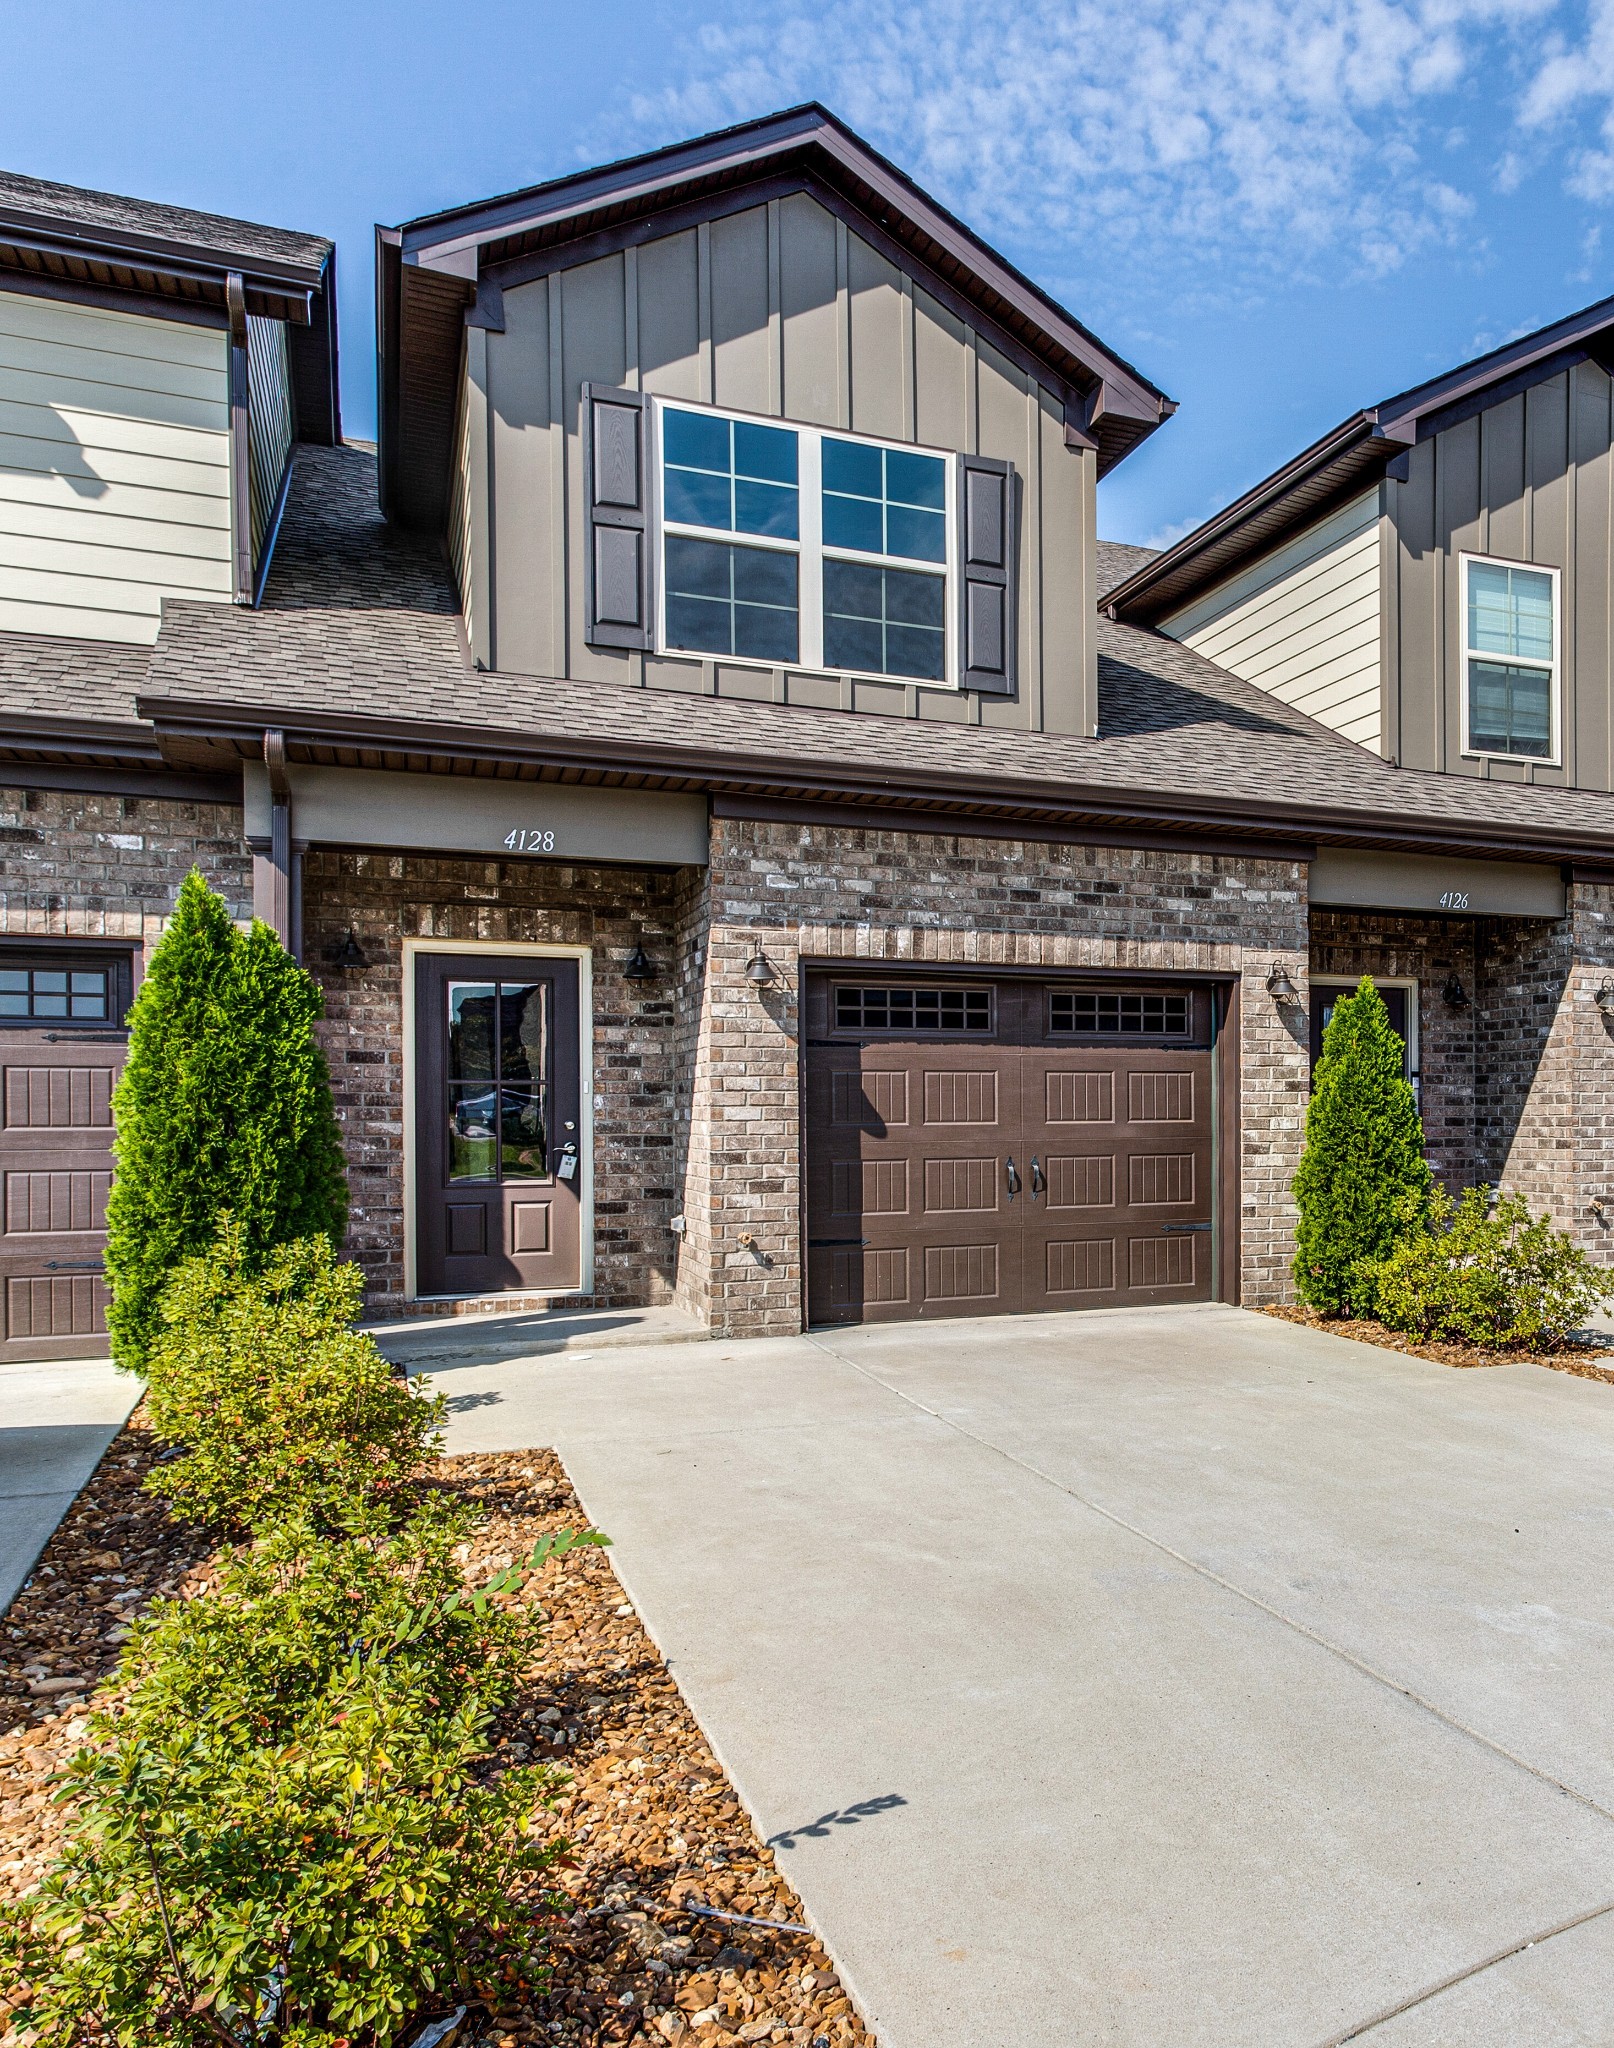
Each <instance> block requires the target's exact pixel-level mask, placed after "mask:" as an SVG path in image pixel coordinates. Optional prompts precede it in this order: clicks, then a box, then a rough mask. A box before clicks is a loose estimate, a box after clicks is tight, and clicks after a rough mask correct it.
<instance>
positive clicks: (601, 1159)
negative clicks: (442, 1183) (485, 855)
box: [303, 849, 677, 1308]
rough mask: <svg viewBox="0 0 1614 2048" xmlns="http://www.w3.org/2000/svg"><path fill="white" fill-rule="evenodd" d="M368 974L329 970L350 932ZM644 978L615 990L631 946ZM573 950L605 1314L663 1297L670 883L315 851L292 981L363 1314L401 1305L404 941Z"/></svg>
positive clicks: (520, 865) (670, 1056) (614, 871)
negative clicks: (582, 1003) (314, 1056)
mask: <svg viewBox="0 0 1614 2048" xmlns="http://www.w3.org/2000/svg"><path fill="white" fill-rule="evenodd" d="M350 928H351V929H352V930H353V931H354V933H355V934H356V936H357V938H358V941H359V945H360V947H361V948H362V949H363V952H364V954H365V957H366V960H367V962H368V963H369V964H368V965H366V966H365V967H362V968H340V967H337V966H336V965H335V964H334V955H335V953H336V950H337V948H338V947H339V946H340V945H341V943H342V940H343V938H344V936H345V935H346V933H347V932H348V930H349V929H350ZM641 935H642V937H643V942H644V947H645V950H646V952H647V953H648V954H649V956H650V958H651V960H652V961H653V963H654V964H655V966H656V968H657V970H658V976H657V979H656V980H655V981H653V982H649V983H642V984H637V983H633V982H628V981H624V980H623V978H622V968H623V965H624V963H625V961H626V959H627V956H628V954H629V952H630V951H631V950H632V948H633V946H634V945H635V944H636V943H637V942H638V941H639V939H640V937H641ZM406 938H412V939H449V940H459V941H473V940H474V941H482V940H494V941H497V942H499V943H501V944H509V945H512V946H517V945H535V944H541V945H559V946H587V947H589V948H590V949H591V951H592V955H593V967H594V1100H595V1111H594V1246H595V1253H594V1291H593V1295H592V1297H591V1299H592V1300H593V1301H595V1302H596V1303H598V1304H599V1305H600V1306H602V1307H609V1306H621V1305H624V1304H630V1303H632V1304H638V1303H655V1302H662V1301H668V1300H670V1299H671V1298H672V1291H673V1250H672V1247H673V1242H674V1240H673V1235H672V1232H671V1231H670V1230H669V1228H668V1225H669V1222H670V1220H671V1218H672V1216H673V1214H674V1211H675V1208H676V1206H677V1204H676V1194H677V1189H676V1183H675V1180H674V1164H673V1163H674V1152H675V1145H674V1085H675V1070H674V1056H675V1055H674V1045H675V1029H674V1005H675V997H674V986H675V984H674V948H673V878H672V876H671V875H669V874H666V873H653V872H650V871H647V870H643V869H638V868H615V867H567V866H563V865H561V864H560V863H558V862H553V861H550V862H544V861H481V860H478V861H470V860H433V859H428V858H424V857H417V856H412V855H388V854H362V853H361V854H353V853H339V852H335V851H329V850H321V849H316V850H314V851H312V852H310V853H309V854H308V855H307V856H306V858H305V862H304V869H303V945H304V957H305V961H306V964H307V965H308V967H309V968H310V969H311V971H312V972H313V973H315V974H317V975H318V976H319V978H320V980H321V981H322V982H323V983H324V986H325V1022H324V1025H323V1027H322V1034H321V1035H322V1039H323V1042H324V1045H325V1048H326V1053H327V1056H328V1058H329V1060H330V1064H331V1078H332V1082H333V1085H334V1088H335V1093H336V1109H337V1117H338V1119H339V1121H340V1124H341V1128H342V1139H343V1143H344V1145H345V1146H346V1148H347V1156H348V1183H349V1187H350V1190H351V1193H352V1214H351V1218H350V1222H349V1226H348V1250H349V1252H350V1254H351V1255H352V1257H354V1258H355V1259H357V1260H358V1261H359V1263H360V1265H362V1266H363V1267H364V1269H365V1274H366V1277H367V1279H368V1282H369V1285H370V1289H371V1295H372V1301H373V1302H374V1304H375V1305H376V1306H377V1307H383V1308H384V1307H385V1306H386V1304H387V1303H388V1302H396V1301H399V1300H401V1299H402V1296H403V1289H404V1181H403V1167H404V1161H403V1121H404V1117H403V1110H404V1105H403V1043H404V1040H403V1034H404V1030H405V1019H404V1016H403V941H404V940H405V939H406Z"/></svg>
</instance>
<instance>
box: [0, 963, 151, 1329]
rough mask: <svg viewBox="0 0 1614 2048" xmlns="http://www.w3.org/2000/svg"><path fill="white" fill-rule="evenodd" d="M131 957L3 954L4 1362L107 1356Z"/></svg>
mask: <svg viewBox="0 0 1614 2048" xmlns="http://www.w3.org/2000/svg"><path fill="white" fill-rule="evenodd" d="M128 994H129V961H128V959H127V957H126V956H125V957H110V956H108V955H106V954H95V953H88V952H71V953H68V952H62V953H55V952H38V953H35V952H28V953H21V952H14V951H10V950H0V1204H3V1214H0V1305H3V1311H4V1328H3V1331H0V1361H8V1362H9V1361H13V1360H22V1359H34V1358H84V1357H90V1356H94V1355H96V1354H99V1353H104V1352H105V1350H106V1344H107V1339H106V1299H107V1290H106V1282H105V1279H104V1278H103V1277H102V1253H103V1251H104V1249H105V1246H106V1198H107V1190H108V1189H109V1188H110V1187H111V1185H112V1088H113V1084H114V1083H115V1082H116V1080H117V1078H118V1075H119V1073H120V1071H121V1070H122V1067H123V1059H124V1053H125V1049H126V1047H125V1039H124V1033H123V1032H122V1031H121V1030H120V1029H119V1028H118V1027H119V1025H120V1023H121V1020H122V1017H123V1014H124V1011H125V1010H126V1008H127V1006H128Z"/></svg>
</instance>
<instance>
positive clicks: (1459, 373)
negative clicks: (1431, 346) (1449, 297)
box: [1373, 299, 1614, 422]
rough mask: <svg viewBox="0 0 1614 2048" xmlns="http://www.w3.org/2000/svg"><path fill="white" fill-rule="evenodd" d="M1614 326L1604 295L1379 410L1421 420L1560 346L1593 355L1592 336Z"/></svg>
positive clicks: (1611, 304) (1387, 417) (1611, 305)
mask: <svg viewBox="0 0 1614 2048" xmlns="http://www.w3.org/2000/svg"><path fill="white" fill-rule="evenodd" d="M1609 329H1614V299H1599V300H1598V301H1597V303H1596V304H1595V305H1592V306H1586V307H1583V308H1582V310H1581V311H1580V312H1578V313H1570V314H1567V315H1566V316H1565V317H1564V318H1563V319H1562V320H1555V321H1554V322H1553V324H1552V325H1551V326H1550V327H1542V328H1539V329H1538V330H1537V331H1536V332H1535V333H1534V334H1527V335H1525V336H1523V337H1522V338H1521V339H1520V340H1518V341H1513V342H1507V343H1505V344H1504V345H1503V346H1502V347H1501V348H1499V349H1493V350H1492V351H1491V353H1490V354H1489V355H1484V356H1476V357H1475V358H1474V360H1473V361H1472V362H1467V363H1459V364H1458V366H1457V368H1456V369H1455V370H1448V371H1446V372H1445V374H1444V375H1442V376H1439V377H1433V378H1431V379H1430V380H1429V381H1428V382H1427V383H1424V384H1415V385H1413V386H1412V388H1411V389H1410V390H1407V391H1401V392H1398V393H1397V394H1396V395H1395V397H1393V398H1387V399H1385V400H1384V401H1383V402H1382V403H1381V404H1379V405H1377V406H1375V407H1374V408H1373V410H1374V413H1375V415H1376V416H1377V417H1378V418H1379V419H1381V420H1383V421H1385V422H1399V421H1402V420H1410V421H1416V420H1417V419H1419V418H1420V417H1421V416H1422V415H1424V414H1426V413H1431V412H1435V411H1438V410H1439V409H1441V408H1442V407H1444V406H1447V405H1450V404H1453V403H1454V402H1456V401H1457V400H1459V399H1462V398H1465V397H1467V396H1468V394H1469V393H1471V392H1475V391H1479V390H1482V389H1484V388H1486V387H1487V386H1489V385H1491V384H1495V383H1498V382H1500V381H1501V380H1502V379H1504V378H1506V377H1508V376H1510V375H1511V374H1512V373H1514V372H1515V371H1518V370H1523V369H1528V368H1529V367H1530V365H1531V364H1533V363H1535V362H1537V361H1539V360H1540V359H1541V358H1543V357H1547V356H1552V355H1556V354H1557V353H1558V352H1559V351H1560V350H1563V349H1566V348H1571V347H1579V348H1581V349H1584V350H1586V351H1587V352H1588V353H1590V349H1589V343H1590V342H1591V340H1592V339H1593V338H1594V337H1595V336H1596V335H1598V334H1601V333H1603V332H1605V331H1607V330H1609Z"/></svg>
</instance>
